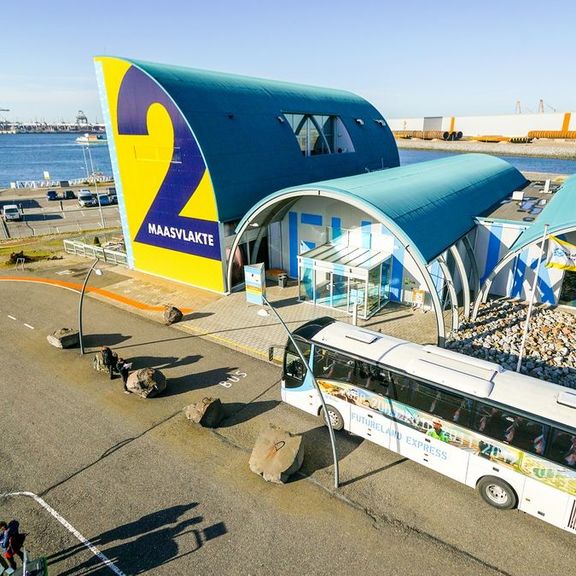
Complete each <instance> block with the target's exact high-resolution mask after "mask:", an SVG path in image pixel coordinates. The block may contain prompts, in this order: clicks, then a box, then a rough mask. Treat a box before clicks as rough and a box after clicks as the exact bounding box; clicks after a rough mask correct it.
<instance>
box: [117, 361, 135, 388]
mask: <svg viewBox="0 0 576 576" xmlns="http://www.w3.org/2000/svg"><path fill="white" fill-rule="evenodd" d="M130 368H132V362H126V360H124V358H118V361H117V362H116V371H117V372H118V374H120V376H121V377H122V383H123V384H124V394H130V390H128V386H126V384H127V383H128V375H129V374H130Z"/></svg>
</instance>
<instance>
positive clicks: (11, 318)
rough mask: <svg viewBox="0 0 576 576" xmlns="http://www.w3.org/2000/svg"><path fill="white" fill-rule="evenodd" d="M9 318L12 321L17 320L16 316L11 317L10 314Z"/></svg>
mask: <svg viewBox="0 0 576 576" xmlns="http://www.w3.org/2000/svg"><path fill="white" fill-rule="evenodd" d="M8 318H10V320H16V318H14V316H10V314H8Z"/></svg>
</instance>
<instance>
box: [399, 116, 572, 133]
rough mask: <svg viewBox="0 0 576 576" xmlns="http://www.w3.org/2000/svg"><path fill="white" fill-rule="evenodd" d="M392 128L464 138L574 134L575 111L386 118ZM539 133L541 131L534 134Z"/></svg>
mask: <svg viewBox="0 0 576 576" xmlns="http://www.w3.org/2000/svg"><path fill="white" fill-rule="evenodd" d="M388 124H389V125H390V128H391V130H393V131H394V132H399V133H401V132H403V131H422V132H441V133H444V132H446V133H449V134H451V133H462V135H463V137H464V138H479V137H482V136H487V135H500V136H503V137H507V138H526V137H528V136H530V134H531V133H532V136H533V137H534V138H538V137H545V136H544V134H545V133H548V134H549V136H550V137H556V138H576V112H540V113H531V114H501V115H494V116H426V117H423V118H394V119H390V120H389V121H388ZM534 133H540V135H534Z"/></svg>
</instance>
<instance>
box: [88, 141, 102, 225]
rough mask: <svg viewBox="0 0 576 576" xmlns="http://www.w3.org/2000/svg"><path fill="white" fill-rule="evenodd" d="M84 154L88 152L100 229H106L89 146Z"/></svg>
mask: <svg viewBox="0 0 576 576" xmlns="http://www.w3.org/2000/svg"><path fill="white" fill-rule="evenodd" d="M86 152H88V158H89V159H90V169H91V170H92V178H94V186H95V188H96V201H97V202H98V210H100V224H101V225H102V228H106V225H105V222H104V212H102V204H100V196H98V181H97V179H96V172H94V163H93V162H92V152H90V144H88V146H86Z"/></svg>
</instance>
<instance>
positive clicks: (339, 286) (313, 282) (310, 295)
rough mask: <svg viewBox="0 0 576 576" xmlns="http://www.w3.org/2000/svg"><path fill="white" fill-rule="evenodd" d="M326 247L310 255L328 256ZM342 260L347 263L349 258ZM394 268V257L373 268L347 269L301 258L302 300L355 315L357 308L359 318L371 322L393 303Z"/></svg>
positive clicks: (299, 260)
mask: <svg viewBox="0 0 576 576" xmlns="http://www.w3.org/2000/svg"><path fill="white" fill-rule="evenodd" d="M326 246H327V245H324V246H323V247H319V248H316V249H313V250H311V251H309V252H307V253H306V255H307V256H308V255H313V253H314V252H319V253H323V254H326V253H327V252H326ZM355 251H356V252H357V251H358V249H355ZM366 252H369V251H365V253H366ZM368 257H370V254H368ZM342 258H343V259H344V260H345V259H346V256H342ZM390 268H391V257H390V256H388V257H387V258H386V259H385V260H384V261H383V262H382V261H380V262H378V263H376V264H375V265H373V266H372V267H370V268H362V267H358V268H352V267H350V268H346V267H345V266H342V265H341V264H338V263H337V262H328V261H326V260H319V259H318V260H317V259H314V258H310V257H300V256H299V257H298V278H299V299H300V301H303V302H312V303H314V304H316V305H318V306H326V307H330V308H339V309H344V310H346V311H347V312H348V313H349V314H353V313H354V309H355V308H356V313H357V314H358V317H359V318H364V319H367V318H369V317H370V316H373V315H374V314H376V312H378V310H380V309H381V308H382V307H383V306H384V305H385V304H386V303H387V302H388V300H389V292H390V278H389V276H390Z"/></svg>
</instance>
